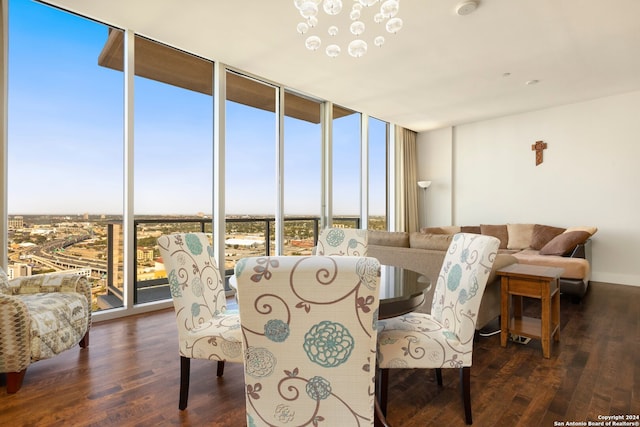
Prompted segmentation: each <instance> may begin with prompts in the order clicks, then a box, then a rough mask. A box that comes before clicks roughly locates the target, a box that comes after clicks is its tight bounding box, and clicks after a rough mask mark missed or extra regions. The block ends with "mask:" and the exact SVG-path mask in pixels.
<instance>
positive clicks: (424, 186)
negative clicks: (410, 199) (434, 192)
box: [418, 181, 431, 227]
mask: <svg viewBox="0 0 640 427" xmlns="http://www.w3.org/2000/svg"><path fill="white" fill-rule="evenodd" d="M430 186H431V181H418V187H420V188H422V200H423V202H422V203H423V204H424V227H426V226H427V188H429V187H430Z"/></svg>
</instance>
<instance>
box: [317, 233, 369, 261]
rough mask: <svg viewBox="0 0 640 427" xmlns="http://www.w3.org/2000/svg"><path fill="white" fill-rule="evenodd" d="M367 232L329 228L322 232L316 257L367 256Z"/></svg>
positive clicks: (319, 236)
mask: <svg viewBox="0 0 640 427" xmlns="http://www.w3.org/2000/svg"><path fill="white" fill-rule="evenodd" d="M367 243H368V237H367V230H360V229H356V228H334V227H328V228H325V229H323V230H322V231H320V234H319V235H318V245H317V247H316V252H315V254H316V255H324V256H334V255H335V256H341V255H348V256H367Z"/></svg>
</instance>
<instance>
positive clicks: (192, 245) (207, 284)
mask: <svg viewBox="0 0 640 427" xmlns="http://www.w3.org/2000/svg"><path fill="white" fill-rule="evenodd" d="M158 246H159V248H160V255H161V256H162V261H163V263H164V267H165V271H166V272H167V278H168V279H169V288H170V290H171V297H172V299H173V306H174V308H175V310H176V316H177V322H178V331H179V332H180V331H185V330H186V331H188V330H192V329H195V328H197V327H199V326H201V325H202V324H203V323H205V322H208V321H210V320H211V319H212V318H214V317H216V316H220V315H223V314H224V313H225V312H226V310H227V300H226V296H225V290H224V284H223V281H222V276H221V275H220V271H219V270H218V267H217V263H216V261H215V258H214V257H213V248H212V247H211V245H210V244H209V239H208V237H207V235H206V234H204V233H176V234H168V235H164V236H160V237H159V238H158Z"/></svg>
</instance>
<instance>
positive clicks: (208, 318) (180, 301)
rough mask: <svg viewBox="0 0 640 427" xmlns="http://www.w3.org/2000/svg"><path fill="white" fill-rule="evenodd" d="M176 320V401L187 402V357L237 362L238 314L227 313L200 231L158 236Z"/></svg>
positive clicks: (218, 277) (216, 272) (221, 286)
mask: <svg viewBox="0 0 640 427" xmlns="http://www.w3.org/2000/svg"><path fill="white" fill-rule="evenodd" d="M158 246H159V248H160V254H161V256H162V260H163V262H164V266H165V270H166V272H167V278H168V279H169V287H170V289H171V297H172V299H173V307H174V308H175V311H176V322H177V324H178V340H179V352H180V401H179V404H178V407H179V408H180V410H183V409H185V408H186V407H187V399H188V397H189V373H190V365H191V359H207V360H217V361H218V370H217V375H218V376H219V377H220V376H222V374H223V373H224V362H238V363H242V345H241V333H240V319H239V316H238V314H237V313H227V299H226V296H225V289H224V284H223V278H222V276H221V275H220V271H219V270H218V267H217V263H216V261H215V258H214V257H213V248H212V247H211V245H210V244H209V239H208V238H207V236H206V235H205V234H204V233H187V234H170V235H164V236H160V237H159V238H158Z"/></svg>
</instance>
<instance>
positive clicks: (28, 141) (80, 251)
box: [7, 1, 124, 310]
mask: <svg viewBox="0 0 640 427" xmlns="http://www.w3.org/2000/svg"><path fill="white" fill-rule="evenodd" d="M9 21H10V25H9V61H8V63H9V71H8V72H9V101H8V104H9V112H8V114H9V130H8V171H7V174H8V184H7V185H8V212H9V220H10V223H11V224H12V226H11V227H10V230H9V245H10V250H9V253H10V262H9V264H10V270H12V271H14V270H15V272H17V273H18V274H31V273H33V274H35V273H42V272H48V271H67V270H74V271H77V272H82V271H84V272H85V273H86V274H88V275H89V276H90V281H91V284H92V290H93V299H92V306H93V309H94V310H99V309H104V308H109V307H113V306H121V305H122V300H121V299H118V297H117V296H115V295H116V294H118V293H121V291H122V289H121V287H118V283H115V282H114V281H113V280H114V277H108V271H109V268H108V262H107V260H108V258H109V256H110V254H109V243H108V240H109V239H108V229H109V224H113V223H120V222H121V221H122V211H123V202H122V201H123V166H122V165H123V144H122V135H123V123H124V122H123V107H122V106H123V76H122V73H121V72H118V71H116V70H113V69H110V68H107V67H104V66H101V65H100V64H99V61H98V58H99V57H100V54H101V51H102V48H103V46H104V45H105V41H106V39H107V37H108V36H109V35H110V34H111V33H112V32H116V33H117V32H118V31H117V30H114V29H110V28H109V27H107V26H105V25H102V24H100V23H97V22H95V21H93V20H89V19H84V18H81V17H78V16H75V15H72V14H69V13H66V12H62V11H60V10H57V9H53V8H51V7H49V6H45V5H42V4H40V3H38V2H31V1H11V2H9ZM113 264H114V265H115V267H116V269H120V270H121V267H122V260H121V259H115V260H114V262H113Z"/></svg>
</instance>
